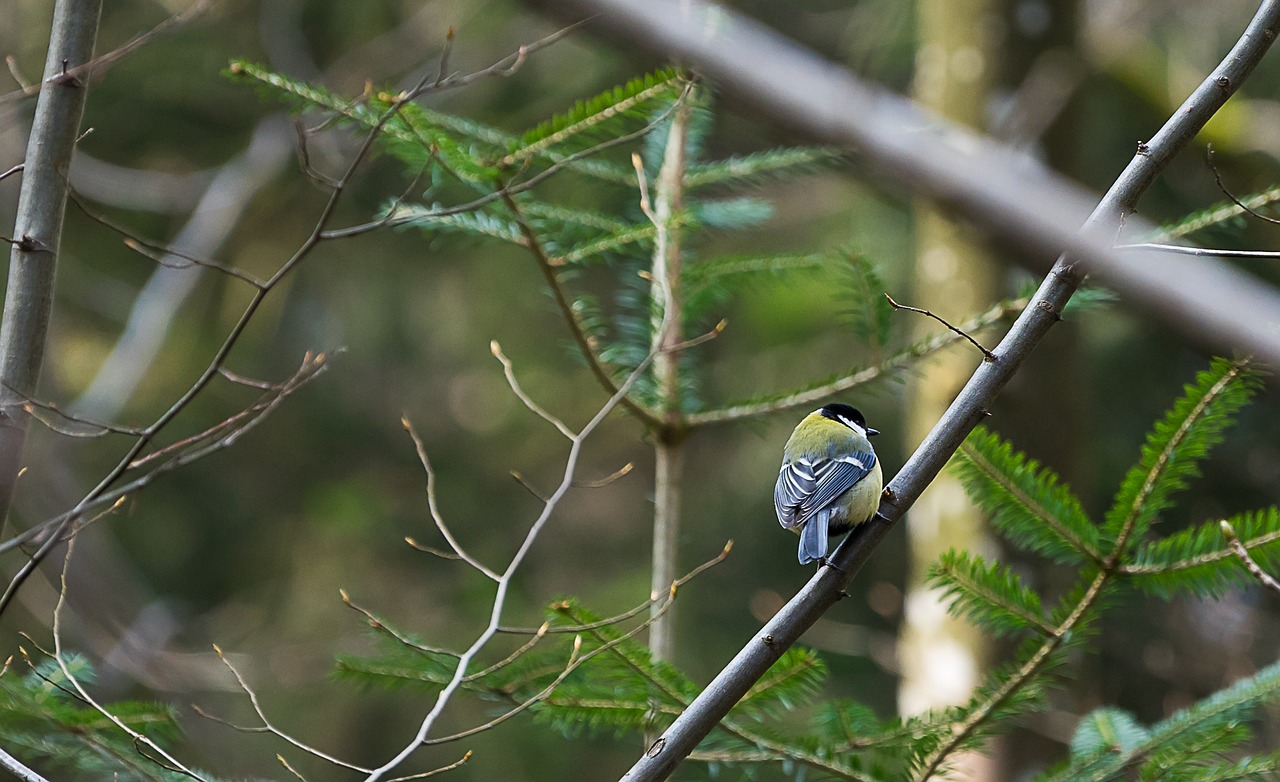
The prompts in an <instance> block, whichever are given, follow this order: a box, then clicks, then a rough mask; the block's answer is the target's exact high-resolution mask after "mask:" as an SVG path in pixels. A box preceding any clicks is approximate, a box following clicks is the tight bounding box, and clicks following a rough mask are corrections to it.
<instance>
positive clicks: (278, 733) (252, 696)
mask: <svg viewBox="0 0 1280 782" xmlns="http://www.w3.org/2000/svg"><path fill="white" fill-rule="evenodd" d="M213 651H214V653H215V654H217V655H218V659H219V660H221V661H222V664H223V665H225V666H226V667H227V670H228V671H231V675H232V676H234V677H235V679H236V684H238V685H240V689H241V690H243V691H244V694H245V695H247V696H248V697H249V703H250V704H252V706H253V711H254V713H255V714H257V715H258V719H259V720H261V721H262V727H263V728H264V729H265V730H266V731H267V732H268V733H270V734H271V735H273V736H275V737H276V738H278V739H280V740H282V741H285V742H287V743H288V744H291V745H293V746H294V747H296V748H297V749H300V750H302V751H303V752H305V753H307V754H308V755H311V756H313V757H317V758H320V759H321V760H324V761H327V762H329V763H332V764H333V765H335V766H338V767H339V768H345V769H349V770H351V771H358V772H360V773H361V774H367V773H369V770H368V769H366V768H364V767H362V766H357V765H355V764H353V763H348V762H346V761H345V760H340V759H339V758H336V757H334V756H332V755H329V754H327V753H325V752H321V751H320V750H318V749H316V748H315V747H312V746H310V745H307V744H304V743H302V742H301V741H298V740H297V739H295V738H294V737H293V736H291V735H289V734H288V733H286V732H284V731H282V730H280V729H279V728H277V727H276V726H275V725H272V724H271V720H270V719H268V718H267V715H266V712H264V711H263V710H262V704H261V703H259V702H258V694H257V693H256V692H254V690H253V688H252V687H250V686H249V683H248V682H247V681H245V679H244V677H243V676H241V675H240V671H239V670H237V669H236V667H235V666H234V665H232V664H231V660H230V659H228V658H227V656H226V655H225V654H223V653H222V649H221V648H220V647H219V646H218V645H217V644H214V645H213ZM227 724H229V723H227Z"/></svg>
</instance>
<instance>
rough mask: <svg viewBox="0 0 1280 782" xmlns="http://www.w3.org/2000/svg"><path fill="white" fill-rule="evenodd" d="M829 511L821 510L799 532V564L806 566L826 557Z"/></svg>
mask: <svg viewBox="0 0 1280 782" xmlns="http://www.w3.org/2000/svg"><path fill="white" fill-rule="evenodd" d="M830 516H831V511H830V510H829V509H827V508H823V509H822V510H820V511H818V512H817V513H816V514H814V516H813V518H811V519H809V520H808V521H806V522H805V524H804V528H803V529H801V530H800V564H801V565H807V564H809V563H810V562H813V561H814V560H817V559H824V558H825V557H826V556H827V523H828V518H829V517H830Z"/></svg>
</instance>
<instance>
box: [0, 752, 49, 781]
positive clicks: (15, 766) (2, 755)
mask: <svg viewBox="0 0 1280 782" xmlns="http://www.w3.org/2000/svg"><path fill="white" fill-rule="evenodd" d="M0 768H3V769H4V770H5V771H8V772H9V773H10V774H13V776H14V777H16V778H17V779H20V780H22V782H49V780H47V779H45V778H44V777H42V776H40V775H39V774H37V773H36V772H34V771H32V770H31V769H29V768H27V767H26V766H24V765H23V764H22V762H21V761H20V760H18V759H17V758H15V757H14V756H13V755H10V754H9V753H8V752H5V751H4V750H2V749H0Z"/></svg>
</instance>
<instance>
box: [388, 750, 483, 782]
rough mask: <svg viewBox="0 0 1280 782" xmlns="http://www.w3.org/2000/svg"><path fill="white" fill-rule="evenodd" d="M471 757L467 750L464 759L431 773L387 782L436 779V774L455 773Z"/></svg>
mask: <svg viewBox="0 0 1280 782" xmlns="http://www.w3.org/2000/svg"><path fill="white" fill-rule="evenodd" d="M471 755H472V751H471V750H467V751H466V753H465V754H464V755H463V756H462V757H460V758H458V759H457V760H455V761H454V762H452V763H450V764H449V765H447V766H441V767H440V768H433V769H431V770H430V771H423V772H421V773H419V774H410V775H408V776H406V777H394V778H392V779H388V780H387V782H409V780H411V779H426V778H427V777H434V776H435V775H436V774H443V773H444V772H446V771H453V770H454V769H455V768H458V767H460V766H462V764H464V763H466V762H467V761H468V760H471Z"/></svg>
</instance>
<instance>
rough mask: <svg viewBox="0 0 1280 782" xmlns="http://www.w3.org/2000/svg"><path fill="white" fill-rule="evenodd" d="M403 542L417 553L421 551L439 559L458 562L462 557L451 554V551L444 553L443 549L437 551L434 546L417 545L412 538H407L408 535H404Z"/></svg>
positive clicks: (415, 540)
mask: <svg viewBox="0 0 1280 782" xmlns="http://www.w3.org/2000/svg"><path fill="white" fill-rule="evenodd" d="M404 542H405V543H408V544H409V545H410V546H412V547H413V548H415V549H417V550H418V551H422V552H424V553H427V554H432V555H434V556H437V557H440V558H441V559H451V560H460V559H462V557H460V556H458V555H457V554H455V553H453V552H452V551H445V550H443V549H438V548H436V547H434V546H427V545H424V544H422V543H419V542H418V541H417V539H415V538H413V537H411V536H409V535H405V536H404Z"/></svg>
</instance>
